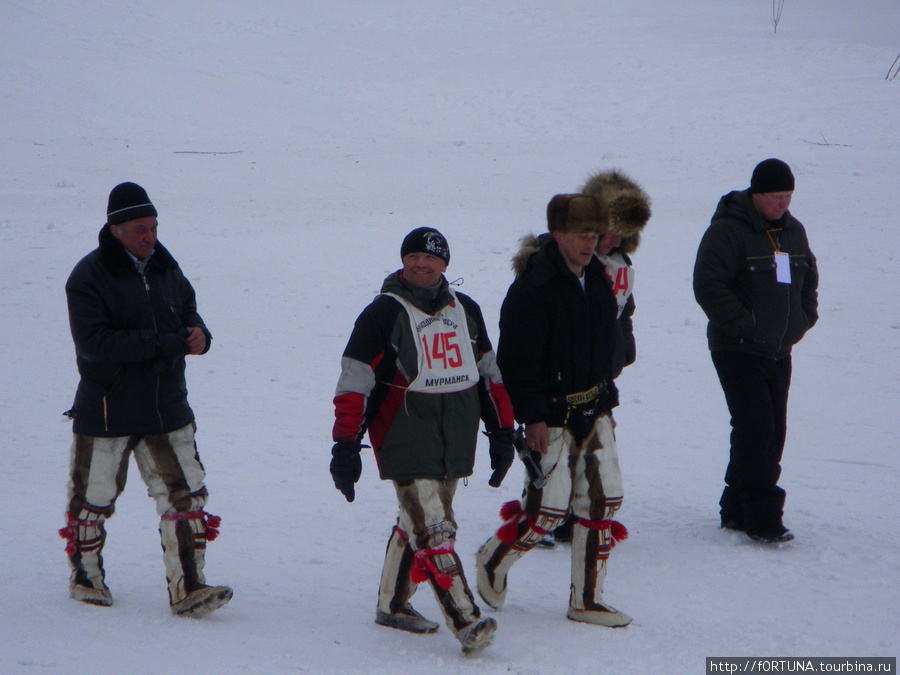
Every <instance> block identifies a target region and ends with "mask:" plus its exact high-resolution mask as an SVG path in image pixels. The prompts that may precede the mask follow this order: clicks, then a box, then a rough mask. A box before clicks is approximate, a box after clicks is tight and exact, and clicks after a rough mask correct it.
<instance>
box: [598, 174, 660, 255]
mask: <svg viewBox="0 0 900 675" xmlns="http://www.w3.org/2000/svg"><path fill="white" fill-rule="evenodd" d="M581 193H582V194H585V195H591V196H594V197H602V198H603V199H605V200H606V202H607V204H609V231H610V232H613V233H615V234H618V235H620V236H621V237H622V244H621V245H620V246H619V250H620V251H621V252H622V253H625V254H627V255H630V254H632V253H634V252H635V251H636V250H637V248H638V245H639V244H640V239H641V231H642V230H643V229H644V226H645V225H646V224H647V221H648V220H650V215H651V213H650V197H649V196H647V193H646V192H644V190H643V188H641V186H640V185H638V184H637V183H635V182H634V181H633V180H632V179H631V178H629V177H628V176H627V175H625V174H624V173H623V172H621V171H619V170H618V169H611V170H608V171H598V172H597V173H595V174H593V175H592V176H591V177H590V178H588V180H587V182H586V183H585V184H584V187H582V188H581Z"/></svg>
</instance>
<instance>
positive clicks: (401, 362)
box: [331, 227, 514, 652]
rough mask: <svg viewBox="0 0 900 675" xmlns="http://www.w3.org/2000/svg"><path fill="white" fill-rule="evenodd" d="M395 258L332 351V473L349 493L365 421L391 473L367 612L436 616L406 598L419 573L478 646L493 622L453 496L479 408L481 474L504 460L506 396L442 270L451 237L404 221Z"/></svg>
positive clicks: (487, 346)
mask: <svg viewBox="0 0 900 675" xmlns="http://www.w3.org/2000/svg"><path fill="white" fill-rule="evenodd" d="M400 257H401V260H402V263H403V267H402V269H400V270H398V271H397V272H394V273H393V274H391V275H390V276H388V278H387V279H385V281H384V284H383V285H382V289H381V294H380V295H378V296H377V297H376V298H375V299H374V300H373V301H372V303H371V304H370V305H369V306H368V307H366V309H365V310H363V312H362V314H360V316H359V318H358V319H357V320H356V325H355V326H354V328H353V332H352V334H351V335H350V340H349V342H348V343H347V348H346V349H345V350H344V355H343V358H342V360H341V376H340V379H339V381H338V385H337V392H336V395H335V399H334V405H335V418H336V419H335V424H334V431H333V440H334V441H335V444H334V447H333V448H332V461H331V474H332V477H333V479H334V484H335V487H336V488H337V489H339V490H340V491H341V492H342V493H343V494H344V496H345V497H346V498H347V501H349V502H352V501H353V500H354V498H355V483H356V482H357V481H358V480H359V477H360V473H361V467H362V462H361V459H360V448H361V447H362V446H361V443H362V438H363V436H364V435H365V434H366V433H367V432H368V434H369V441H370V442H371V444H372V448H373V450H374V454H375V458H376V461H377V463H378V469H379V474H380V476H381V478H382V479H383V480H391V481H393V483H394V486H395V488H396V491H397V498H398V500H399V502H400V515H399V517H398V520H397V525H396V527H394V529H393V532H392V533H391V538H390V540H389V541H388V546H387V552H386V555H385V561H384V567H383V570H382V576H381V585H380V588H379V594H378V607H377V610H376V616H375V622H376V623H378V624H380V625H383V626H388V627H390V628H396V629H399V630H405V631H409V632H413V633H433V632H434V631H436V630H437V629H438V625H437V624H436V623H434V622H432V621H429V620H428V619H426V618H425V617H423V616H422V615H421V614H419V613H418V612H417V611H416V610H415V609H413V607H412V606H411V605H410V602H409V601H410V598H411V597H412V595H413V593H414V592H415V589H416V584H417V583H421V582H428V583H429V584H430V585H431V586H432V588H433V590H434V593H435V596H436V597H437V600H438V604H439V605H440V606H441V609H442V611H443V613H444V618H445V621H446V624H447V626H448V627H449V628H450V630H452V631H453V633H454V635H455V636H456V637H457V639H458V640H459V641H460V643H461V644H462V647H463V651H466V652H471V651H475V650H478V649H481V648H483V647H484V646H486V645H487V644H488V643H489V642H490V641H491V639H492V637H493V635H494V632H495V631H496V622H495V621H494V619H492V618H482V617H481V612H480V610H479V609H478V607H477V606H476V605H475V603H474V598H473V596H472V592H471V591H470V590H469V587H468V585H467V583H466V579H465V576H464V575H463V572H462V564H461V562H460V559H459V557H458V556H457V554H456V552H455V551H454V545H455V541H456V522H455V518H454V515H453V509H452V501H453V496H454V493H455V491H456V486H457V482H458V480H459V479H460V478H465V477H467V476H470V475H472V469H473V467H474V463H475V446H476V442H477V438H478V427H479V420H483V421H484V424H485V427H486V429H487V433H488V436H489V440H490V454H491V468H492V469H494V472H493V474H492V476H491V479H490V481H489V483H490V484H491V485H492V486H494V487H497V486H499V485H500V482H501V481H502V480H503V477H504V476H505V474H506V471H507V470H508V469H509V466H510V465H511V464H512V460H513V456H514V449H513V442H512V426H513V415H512V406H511V405H510V402H509V398H508V396H507V394H506V390H505V388H504V386H503V381H502V378H501V376H500V371H499V369H498V367H497V364H496V359H495V356H494V352H493V348H492V347H491V343H490V340H489V339H488V335H487V329H486V328H485V325H484V319H483V318H482V315H481V309H480V308H479V306H478V305H477V304H476V303H475V301H474V300H472V299H471V298H470V297H469V296H467V295H464V294H463V293H458V292H456V291H455V290H454V289H453V288H451V287H450V285H449V284H448V283H447V280H446V278H445V277H444V274H443V273H444V272H445V271H446V269H447V264H448V263H449V262H450V248H449V246H448V245H447V240H446V239H445V238H444V236H443V235H442V234H441V233H440V232H438V231H437V230H435V229H433V228H428V227H421V228H418V229H415V230H413V231H412V232H410V233H409V234H408V235H407V236H406V238H405V239H404V240H403V244H402V246H401V249H400Z"/></svg>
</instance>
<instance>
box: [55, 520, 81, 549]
mask: <svg viewBox="0 0 900 675" xmlns="http://www.w3.org/2000/svg"><path fill="white" fill-rule="evenodd" d="M66 522H67V523H68V524H67V525H66V526H65V527H63V528H62V529H60V531H59V536H60V537H62V538H63V539H65V540H66V555H68V556H73V555H75V553H76V552H77V551H78V544H76V543H75V542H76V540H77V538H78V528H77V527H76V524H77V523H78V521H77V520H76V519H75V516H73V515H72V514H71V513H67V514H66Z"/></svg>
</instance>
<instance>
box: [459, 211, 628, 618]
mask: <svg viewBox="0 0 900 675" xmlns="http://www.w3.org/2000/svg"><path fill="white" fill-rule="evenodd" d="M547 220H548V229H549V231H550V234H551V236H552V238H553V241H551V242H549V243H548V244H546V245H544V246H539V244H538V242H537V240H536V238H535V237H533V236H532V237H526V238H525V239H524V240H523V243H522V248H521V250H520V252H519V254H518V255H517V256H516V258H515V259H514V261H513V268H514V270H515V272H516V275H517V276H516V279H515V281H514V282H513V283H512V285H511V286H510V288H509V291H508V292H507V295H506V299H505V300H504V302H503V306H502V308H501V310H500V343H499V348H498V363H499V365H500V371H501V372H502V373H503V379H504V382H505V384H506V388H507V391H508V392H509V396H510V399H511V400H512V404H513V409H514V411H515V416H516V419H517V420H518V421H519V422H521V423H522V424H524V425H525V440H526V443H527V445H528V446H529V448H530V450H531V453H532V458H533V459H534V460H535V461H536V462H537V463H538V464H539V466H540V472H541V474H542V476H541V481H540V483H538V482H537V481H535V480H529V481H528V482H527V483H526V486H525V492H524V497H523V498H522V500H521V502H519V501H514V502H509V503H507V504H504V505H503V508H502V509H501V518H502V519H503V520H504V521H506V524H505V525H503V526H502V527H501V528H500V529H499V530H498V531H497V533H496V534H495V535H494V536H493V537H491V539H489V540H488V541H487V542H486V543H485V544H484V546H482V547H481V549H480V550H479V551H478V554H477V556H476V565H477V572H478V576H477V579H478V592H479V594H480V595H481V597H482V598H483V599H484V601H485V602H486V603H487V604H488V605H490V606H491V607H493V608H494V609H500V608H501V607H502V606H503V604H504V602H505V600H506V594H507V576H508V574H509V571H510V569H511V568H512V566H513V564H514V563H515V562H516V561H517V560H518V559H519V558H521V557H522V556H523V555H524V554H525V553H527V552H528V551H530V550H531V549H532V548H534V546H535V545H536V544H537V543H538V541H539V540H540V539H541V538H542V537H543V536H544V535H546V534H547V532H549V531H550V530H552V529H553V528H555V527H556V526H558V525H559V524H560V523H562V522H563V521H564V520H565V518H566V517H567V515H568V514H569V513H570V512H571V513H574V514H575V516H576V517H577V519H578V520H577V523H576V524H575V526H574V531H573V535H572V567H571V580H572V583H571V592H570V596H569V610H568V614H567V616H568V618H569V619H571V620H573V621H581V622H586V623H592V624H597V625H602V626H609V627H619V626H626V625H628V624H629V623H630V622H631V618H630V617H628V616H627V615H626V614H624V613H623V612H619V611H618V610H616V609H614V608H612V607H610V606H609V605H608V604H606V603H605V602H604V601H603V583H604V579H605V577H606V564H607V559H608V557H609V552H610V549H611V548H612V546H613V544H614V541H615V540H617V539H622V538H624V536H625V535H626V532H625V530H624V528H623V527H622V526H621V524H620V523H618V522H615V521H613V517H614V515H615V514H616V512H617V511H618V509H619V507H620V506H621V503H622V494H623V491H622V477H621V474H620V472H619V461H618V456H617V453H616V441H615V435H614V432H613V420H612V409H613V408H614V407H615V406H616V405H618V394H617V390H616V386H615V383H614V382H613V379H614V378H615V376H616V375H617V372H616V368H617V364H619V363H621V362H622V361H623V357H622V356H621V350H622V349H623V345H622V339H621V333H620V332H619V331H618V330H617V328H616V315H617V313H618V307H617V303H616V297H615V295H614V294H613V292H612V283H611V282H610V279H609V278H608V277H607V275H606V270H605V268H604V265H603V263H601V262H600V260H599V259H598V258H597V256H596V255H595V249H596V248H597V243H598V242H599V240H600V238H601V236H602V235H603V234H605V233H606V231H607V228H608V225H609V208H608V206H607V203H606V201H605V200H604V199H603V198H602V197H597V196H588V195H581V194H566V195H556V196H555V197H553V199H551V200H550V203H549V205H548V207H547Z"/></svg>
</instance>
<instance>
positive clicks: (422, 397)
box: [332, 270, 513, 480]
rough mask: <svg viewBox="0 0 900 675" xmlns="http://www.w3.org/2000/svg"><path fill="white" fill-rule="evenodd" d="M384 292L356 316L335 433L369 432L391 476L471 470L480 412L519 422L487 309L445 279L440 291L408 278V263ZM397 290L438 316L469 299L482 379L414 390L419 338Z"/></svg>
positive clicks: (505, 422) (384, 474) (456, 474)
mask: <svg viewBox="0 0 900 675" xmlns="http://www.w3.org/2000/svg"><path fill="white" fill-rule="evenodd" d="M381 293H382V294H381V295H379V296H377V297H376V298H375V299H374V300H373V301H372V303H371V304H370V305H369V306H368V307H366V309H365V310H363V312H362V314H360V316H359V318H358V319H357V320H356V324H355V326H354V327H353V332H352V333H351V335H350V339H349V341H348V343H347V347H346V349H345V350H344V355H343V358H342V359H341V376H340V379H339V380H338V385H337V392H336V394H335V398H334V406H335V418H336V419H335V424H334V430H333V434H332V435H333V439H334V440H335V441H340V440H350V441H358V440H361V439H362V437H363V436H364V435H365V433H366V432H368V434H369V441H370V442H371V443H372V448H373V450H374V452H375V457H376V460H377V462H378V468H379V473H380V476H381V478H382V479H385V480H411V479H416V478H433V479H454V478H463V477H466V476H469V475H471V474H472V469H473V467H474V463H475V448H476V444H477V440H478V424H479V419H481V420H483V421H484V423H485V427H486V428H487V430H488V431H495V430H497V429H500V428H511V427H512V426H513V416H512V408H511V406H510V403H509V398H508V397H507V394H506V391H505V389H504V386H503V382H502V378H501V376H500V371H499V369H498V368H497V365H496V359H495V356H494V351H493V347H492V346H491V343H490V340H489V339H488V335H487V329H486V327H485V325H484V319H483V317H482V314H481V308H480V307H479V306H478V305H477V303H475V301H474V300H472V299H471V298H470V297H469V296H467V295H465V294H463V293H457V292H455V291H452V290H451V288H450V286H449V284H448V283H447V280H446V279H444V278H442V279H441V285H440V287H439V288H438V289H437V290H436V291H435V290H434V289H419V288H416V287H415V286H411V285H409V284H407V283H406V282H405V281H404V280H403V273H402V270H398V271H397V272H394V273H393V274H391V275H390V276H388V277H387V279H385V281H384V284H383V285H382V289H381ZM388 294H392V295H388ZM392 296H397V297H399V298H402V299H404V300H406V301H408V302H409V303H411V304H412V305H414V306H415V307H416V308H417V309H419V310H421V311H423V312H425V313H426V314H429V315H432V316H433V315H436V314H437V313H438V312H440V311H441V310H442V309H443V308H445V307H447V306H448V305H451V303H452V304H455V303H459V304H461V305H462V308H463V310H464V312H465V316H466V321H467V329H468V333H469V337H470V339H471V345H468V347H469V348H470V349H472V350H473V354H474V358H475V361H476V363H477V366H478V372H479V375H480V377H479V380H478V382H477V383H474V384H473V385H472V386H471V387H468V388H467V389H465V390H463V391H455V392H452V393H424V392H421V391H414V390H410V389H409V385H410V383H412V382H414V381H416V379H417V377H418V374H419V371H418V369H419V365H418V363H419V361H418V348H419V344H418V338H417V337H416V336H415V335H413V329H412V326H411V324H410V319H409V314H408V312H407V310H406V309H405V308H404V306H403V305H402V304H401V303H400V302H399V301H398V300H397V299H396V298H395V297H392ZM459 346H460V347H462V348H465V346H464V345H459Z"/></svg>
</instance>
